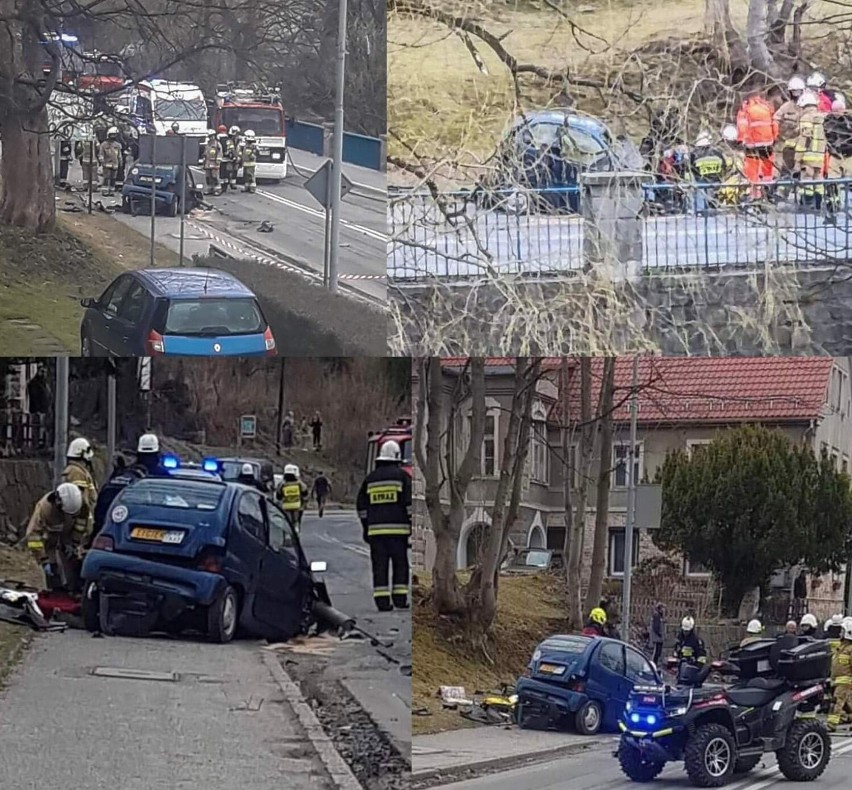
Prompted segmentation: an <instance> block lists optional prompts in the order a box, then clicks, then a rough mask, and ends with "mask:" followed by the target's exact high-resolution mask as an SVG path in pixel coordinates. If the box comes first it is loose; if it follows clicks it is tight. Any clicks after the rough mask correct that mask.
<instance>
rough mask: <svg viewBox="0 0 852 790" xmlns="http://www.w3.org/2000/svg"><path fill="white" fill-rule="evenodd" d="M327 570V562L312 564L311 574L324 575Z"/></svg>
mask: <svg viewBox="0 0 852 790" xmlns="http://www.w3.org/2000/svg"><path fill="white" fill-rule="evenodd" d="M327 570H328V563H327V562H312V563H311V573H325V572H326V571H327Z"/></svg>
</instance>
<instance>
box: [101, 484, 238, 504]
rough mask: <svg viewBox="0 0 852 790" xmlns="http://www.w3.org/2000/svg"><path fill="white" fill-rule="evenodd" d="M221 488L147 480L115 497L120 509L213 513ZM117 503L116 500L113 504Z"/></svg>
mask: <svg viewBox="0 0 852 790" xmlns="http://www.w3.org/2000/svg"><path fill="white" fill-rule="evenodd" d="M223 491H224V488H223V487H222V486H221V484H220V485H211V484H210V483H194V482H188V481H177V480H169V479H164V478H149V479H147V480H140V481H139V482H138V483H135V484H134V485H132V486H127V488H125V489H124V490H123V491H122V492H121V494H119V497H120V502H121V504H122V505H148V506H154V507H173V508H180V509H182V510H216V508H218V507H219V501H220V500H221V499H222V493H223ZM117 501H118V500H117Z"/></svg>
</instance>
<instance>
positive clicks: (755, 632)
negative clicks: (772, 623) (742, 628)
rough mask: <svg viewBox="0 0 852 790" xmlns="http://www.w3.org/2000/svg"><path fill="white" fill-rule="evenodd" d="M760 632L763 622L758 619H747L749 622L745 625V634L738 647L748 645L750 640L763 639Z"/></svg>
mask: <svg viewBox="0 0 852 790" xmlns="http://www.w3.org/2000/svg"><path fill="white" fill-rule="evenodd" d="M762 633H763V623H761V622H760V620H749V623H748V625H747V626H746V635H745V636H744V637H743V640H742V641H741V642H740V647H745V646H746V645H750V644H751V643H752V642H759V641H760V640H761V639H763V637H762V636H761V634H762Z"/></svg>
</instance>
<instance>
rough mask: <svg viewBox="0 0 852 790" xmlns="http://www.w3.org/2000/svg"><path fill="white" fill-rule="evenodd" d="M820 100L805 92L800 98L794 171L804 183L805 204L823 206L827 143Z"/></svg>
mask: <svg viewBox="0 0 852 790" xmlns="http://www.w3.org/2000/svg"><path fill="white" fill-rule="evenodd" d="M818 101H819V100H818V98H817V95H816V94H815V93H814V92H813V91H809V90H806V91H804V92H803V93H802V95H801V97H800V98H799V106H800V107H801V108H802V115H801V117H800V118H799V135H798V137H797V139H796V150H795V159H794V164H793V171H794V172H795V173H798V178H799V179H800V180H801V181H805V182H808V183H805V184H803V185H802V187H801V190H802V191H801V195H802V197H801V200H800V202H801V203H802V205H809V206H813V207H814V208H815V209H820V208H821V207H822V198H823V194H824V186H823V184H822V183H815V182H821V180H822V178H823V173H824V168H825V157H826V140H825V126H824V123H825V122H824V117H825V116H824V115H823V114H822V113H821V112H820V111H819V108H818V106H817V105H818Z"/></svg>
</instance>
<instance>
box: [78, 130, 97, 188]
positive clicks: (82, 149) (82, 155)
mask: <svg viewBox="0 0 852 790" xmlns="http://www.w3.org/2000/svg"><path fill="white" fill-rule="evenodd" d="M75 153H76V154H77V160H78V161H79V162H80V169H81V170H82V171H83V182H84V183H85V184H86V187H87V188H88V185H89V184H90V183H94V182H95V181H97V180H98V141H97V140H96V139H95V137H94V135H89V137H88V138H86V139H84V140H78V141H77V145H76V148H75Z"/></svg>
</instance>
